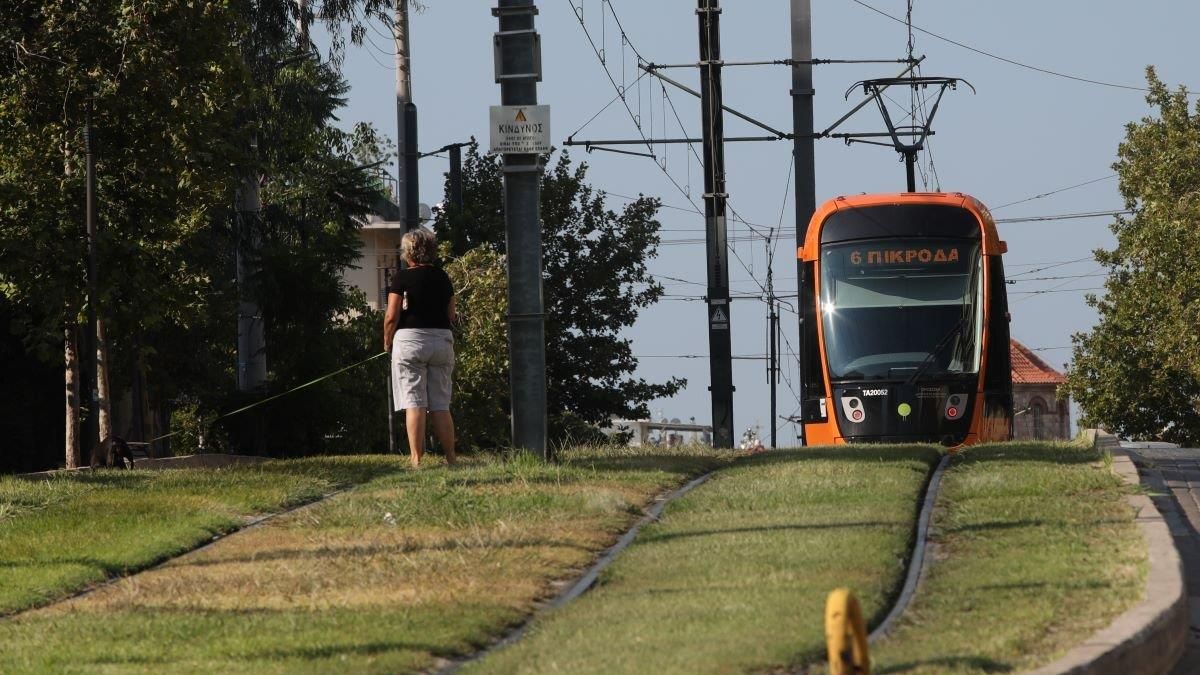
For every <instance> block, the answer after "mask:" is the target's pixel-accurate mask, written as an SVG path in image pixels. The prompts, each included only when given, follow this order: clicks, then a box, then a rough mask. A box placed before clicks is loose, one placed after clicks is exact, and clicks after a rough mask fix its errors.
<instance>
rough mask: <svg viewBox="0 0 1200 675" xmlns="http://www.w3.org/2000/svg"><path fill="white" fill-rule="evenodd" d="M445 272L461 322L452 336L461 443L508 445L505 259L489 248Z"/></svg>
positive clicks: (446, 249)
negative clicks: (452, 289) (452, 287)
mask: <svg viewBox="0 0 1200 675" xmlns="http://www.w3.org/2000/svg"><path fill="white" fill-rule="evenodd" d="M442 257H443V259H447V260H449V262H448V263H447V264H446V266H445V267H446V272H447V273H448V274H449V275H450V280H451V281H452V282H453V284H454V297H455V305H456V307H457V310H458V317H459V324H458V326H457V327H456V329H455V337H454V352H455V358H454V397H453V402H452V409H453V412H454V426H455V431H456V432H457V434H458V445H459V447H462V448H497V447H503V446H505V445H507V444H508V442H509V427H508V419H509V418H508V411H509V408H510V406H509V397H508V388H507V387H506V386H504V385H506V384H507V383H508V332H507V325H506V323H505V315H506V314H507V312H508V278H507V275H506V272H505V265H504V257H503V256H501V255H500V254H499V253H496V252H495V251H493V250H492V249H490V248H488V247H487V246H479V247H476V248H473V249H471V250H470V251H467V252H466V253H464V254H462V255H460V256H457V257H451V256H450V246H449V245H448V244H443V245H442Z"/></svg>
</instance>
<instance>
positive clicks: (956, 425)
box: [797, 193, 1013, 447]
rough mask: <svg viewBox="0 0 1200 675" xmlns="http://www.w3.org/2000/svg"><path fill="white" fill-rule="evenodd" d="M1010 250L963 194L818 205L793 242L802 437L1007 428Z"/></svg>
mask: <svg viewBox="0 0 1200 675" xmlns="http://www.w3.org/2000/svg"><path fill="white" fill-rule="evenodd" d="M1006 250H1007V247H1006V245H1005V243H1004V242H1002V241H1000V239H999V237H998V236H997V234H996V224H995V221H993V220H992V216H991V214H990V213H989V212H988V210H987V207H985V206H984V205H983V204H982V203H980V202H979V200H977V199H975V198H974V197H970V196H967V195H964V194H961V193H901V194H870V195H857V196H847V197H837V198H836V199H831V200H829V201H827V202H825V203H824V204H823V205H822V206H821V207H820V208H819V209H817V212H816V213H815V214H814V215H813V218H812V221H811V223H810V225H809V228H808V231H807V233H806V236H805V241H804V246H802V247H801V248H800V249H799V250H798V251H797V257H798V258H799V261H800V272H801V274H800V279H801V287H800V298H799V303H800V311H801V315H802V318H803V322H802V324H801V326H802V328H801V336H800V337H801V345H802V346H801V351H800V353H801V359H802V363H801V373H802V377H801V386H802V391H801V392H800V394H801V396H802V397H803V400H804V402H805V405H804V406H803V407H802V417H801V422H802V423H803V425H804V443H805V444H806V445H828V444H835V443H861V442H875V443H940V444H942V445H945V446H950V447H957V446H962V445H972V444H975V443H983V442H987V441H999V440H1008V439H1009V438H1011V437H1012V419H1013V399H1012V374H1011V371H1010V364H1009V334H1008V321H1009V315H1008V296H1007V291H1006V289H1005V283H1004V263H1003V260H1002V255H1003V254H1004V253H1005V252H1006Z"/></svg>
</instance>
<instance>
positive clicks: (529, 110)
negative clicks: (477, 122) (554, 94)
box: [490, 105, 550, 155]
mask: <svg viewBox="0 0 1200 675" xmlns="http://www.w3.org/2000/svg"><path fill="white" fill-rule="evenodd" d="M490 128H491V150H492V152H495V153H499V154H504V153H509V154H523V155H530V154H542V153H546V152H550V106H548V105H494V106H492V107H491V125H490Z"/></svg>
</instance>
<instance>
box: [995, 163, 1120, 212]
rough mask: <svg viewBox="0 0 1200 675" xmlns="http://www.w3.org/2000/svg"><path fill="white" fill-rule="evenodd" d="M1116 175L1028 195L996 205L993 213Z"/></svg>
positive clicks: (1113, 176) (1112, 176)
mask: <svg viewBox="0 0 1200 675" xmlns="http://www.w3.org/2000/svg"><path fill="white" fill-rule="evenodd" d="M1116 177H1117V174H1115V173H1111V174H1109V175H1107V176H1102V177H1100V178H1093V179H1092V180H1088V181H1084V182H1082V183H1076V184H1075V185H1069V186H1067V187H1065V188H1059V189H1057V190H1051V191H1050V192H1043V193H1042V194H1039V195H1034V196H1032V197H1026V198H1025V199H1018V200H1017V201H1015V202H1008V203H1007V204H1001V205H1000V206H996V207H994V208H992V209H991V211H992V212H993V213H995V212H996V211H999V210H1000V209H1005V208H1008V207H1010V206H1016V205H1017V204H1024V203H1025V202H1031V201H1033V200H1035V199H1043V198H1045V197H1049V196H1051V195H1056V194H1058V193H1060V192H1066V191H1067V190H1074V189H1075V188H1081V187H1083V186H1085V185H1092V184H1093V183H1099V182H1100V181H1104V180H1109V179H1112V178H1116Z"/></svg>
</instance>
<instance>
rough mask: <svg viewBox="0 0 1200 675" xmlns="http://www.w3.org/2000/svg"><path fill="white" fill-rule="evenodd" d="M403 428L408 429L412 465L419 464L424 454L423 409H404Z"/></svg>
mask: <svg viewBox="0 0 1200 675" xmlns="http://www.w3.org/2000/svg"><path fill="white" fill-rule="evenodd" d="M404 421H405V426H406V427H407V429H408V448H409V452H411V453H412V465H413V466H418V465H419V464H420V463H421V455H423V454H425V409H424V408H405V409H404Z"/></svg>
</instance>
